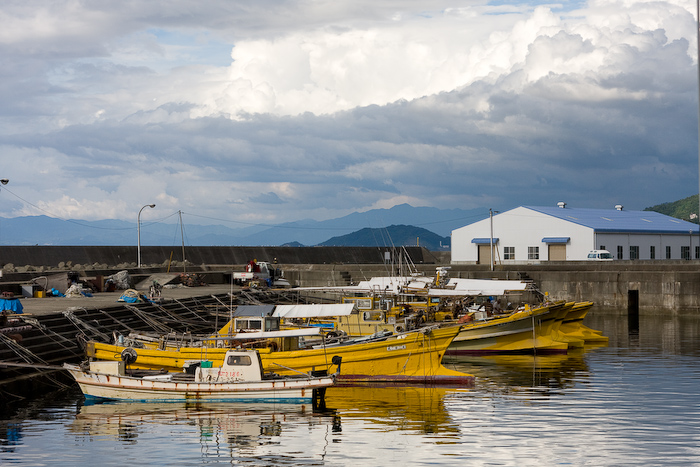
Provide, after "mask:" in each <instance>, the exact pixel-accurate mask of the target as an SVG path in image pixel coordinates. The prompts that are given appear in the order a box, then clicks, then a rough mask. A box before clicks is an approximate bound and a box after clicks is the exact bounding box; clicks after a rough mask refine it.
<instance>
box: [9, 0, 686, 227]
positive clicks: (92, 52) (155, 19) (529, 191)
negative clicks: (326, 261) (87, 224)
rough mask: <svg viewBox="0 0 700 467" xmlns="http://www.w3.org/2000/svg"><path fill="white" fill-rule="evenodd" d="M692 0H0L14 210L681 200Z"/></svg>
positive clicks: (234, 211)
mask: <svg viewBox="0 0 700 467" xmlns="http://www.w3.org/2000/svg"><path fill="white" fill-rule="evenodd" d="M695 9H696V2H694V1H687V0H669V1H664V0H659V1H641V0H590V1H573V2H562V3H545V2H542V1H531V2H507V1H492V2H486V1H470V0H462V1H456V0H455V1H453V0H435V1H422V0H332V1H330V0H318V1H317V0H302V1H295V0H277V1H270V0H258V1H255V2H251V1H238V0H208V1H206V2H196V1H192V0H167V1H165V0H149V1H144V0H141V1H138V0H122V1H119V2H104V1H101V0H4V1H3V2H1V3H0V24H1V25H2V27H1V28H0V58H1V59H2V67H0V74H1V76H2V84H3V85H2V86H0V160H1V161H2V164H0V178H5V179H9V183H8V184H7V185H5V186H0V217H19V216H37V215H48V216H51V217H57V218H61V219H84V220H99V219H122V220H129V221H134V220H136V218H137V215H138V213H139V212H140V210H141V208H142V207H143V206H145V205H147V204H152V203H153V204H156V207H155V208H154V209H153V210H150V209H148V208H146V211H145V212H143V213H142V214H141V216H142V217H141V219H148V220H149V221H154V220H156V221H157V220H163V221H164V222H165V221H167V220H168V219H171V220H172V222H177V219H174V216H177V213H178V212H180V213H182V214H183V215H184V216H189V219H188V220H187V221H186V222H189V223H197V224H225V225H228V226H229V227H244V226H249V225H269V224H277V223H283V222H289V221H296V220H301V219H314V220H325V219H332V218H337V217H342V216H345V215H347V214H350V213H352V212H363V211H367V210H371V209H378V208H390V207H392V206H395V205H398V204H403V203H408V204H410V205H412V206H416V207H418V206H430V207H436V208H441V209H452V208H460V209H474V208H483V209H485V210H488V209H490V208H493V209H494V210H499V211H503V210H507V209H510V208H514V207H517V206H520V205H536V206H537V205H542V206H553V205H556V203H557V202H559V201H563V202H566V203H567V205H569V206H572V207H588V208H610V209H613V207H614V206H615V205H616V204H622V205H624V206H625V208H626V209H643V208H645V207H648V206H653V205H656V204H660V203H664V202H669V201H675V200H678V199H681V198H685V197H687V196H691V195H693V194H696V193H698V64H697V36H696V33H697V26H696V24H697V23H696V18H695V13H696V12H695ZM148 211H150V212H148ZM361 227H365V226H358V228H361ZM374 227H376V226H374Z"/></svg>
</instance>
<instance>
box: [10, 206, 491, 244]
mask: <svg viewBox="0 0 700 467" xmlns="http://www.w3.org/2000/svg"><path fill="white" fill-rule="evenodd" d="M486 217H488V210H484V209H471V210H464V209H438V208H430V207H413V206H410V205H408V204H401V205H397V206H394V207H392V208H390V209H374V210H370V211H365V212H354V213H352V214H349V215H347V216H344V217H339V218H336V219H329V220H325V221H315V220H311V219H306V220H300V221H296V222H288V223H283V224H278V225H258V226H250V227H244V228H232V227H227V226H225V225H199V224H189V223H187V220H186V219H185V221H183V224H182V225H180V224H179V223H177V224H166V223H162V222H147V221H144V220H141V227H140V231H141V245H160V246H163V245H166V246H167V245H180V244H181V243H184V244H185V245H189V246H195V245H196V246H224V245H225V246H228V245H231V246H266V245H271V246H277V245H299V246H316V245H319V246H320V245H354V246H400V245H417V244H419V245H420V246H425V247H426V248H428V249H430V250H434V251H437V250H445V249H449V243H450V234H451V232H452V230H454V229H457V228H459V227H463V226H465V225H467V224H471V223H473V222H476V221H479V220H481V219H484V218H486ZM137 232H138V229H137V225H136V222H127V221H121V220H100V221H85V220H75V219H68V220H63V219H57V218H53V217H48V216H27V217H13V218H0V245H76V246H83V245H94V246H101V245H111V246H122V245H135V244H136V243H137V237H138V235H137ZM355 233H357V236H358V238H357V239H355V240H353V238H352V237H353V236H354V235H355ZM357 242H360V243H357Z"/></svg>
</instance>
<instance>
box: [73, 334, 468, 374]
mask: <svg viewBox="0 0 700 467" xmlns="http://www.w3.org/2000/svg"><path fill="white" fill-rule="evenodd" d="M460 329H461V327H460V326H459V325H451V326H444V327H439V326H431V327H426V328H423V329H420V330H416V331H411V332H406V333H402V334H394V335H391V336H384V337H382V338H380V339H375V340H366V341H363V342H355V343H353V342H351V341H350V342H349V343H342V344H337V345H333V346H329V345H319V346H316V347H314V348H298V349H296V350H274V349H272V348H270V347H265V348H258V351H259V353H260V359H261V362H262V365H263V369H264V371H272V372H275V373H278V374H281V375H287V374H297V373H299V372H302V373H308V372H323V371H325V372H328V373H329V374H330V373H335V372H336V370H337V366H336V365H334V364H333V363H332V358H333V356H336V355H338V356H340V357H342V371H341V375H340V377H339V378H338V379H337V382H338V384H342V383H348V382H351V383H375V382H401V383H419V384H426V383H427V384H459V385H466V386H469V385H472V384H473V383H474V377H473V376H472V375H470V374H466V373H462V372H459V371H454V370H450V369H448V368H446V367H444V366H443V365H442V363H441V360H442V357H443V355H444V354H445V350H446V349H447V347H448V346H449V345H450V343H451V342H452V340H453V339H454V338H455V337H456V336H457V334H459V332H460ZM279 332H280V331H278V333H279ZM263 333H264V331H261V332H260V335H263ZM250 337H252V335H251V334H250V333H239V334H237V335H235V336H230V337H227V338H226V339H227V340H229V341H234V340H241V341H242V340H243V339H250ZM228 348H229V347H228V346H225V347H206V346H197V347H179V348H175V347H166V348H146V347H143V348H133V347H127V346H125V345H120V344H119V343H118V342H117V343H116V344H106V343H101V342H96V341H90V342H88V344H87V349H86V353H87V356H88V357H89V358H91V359H97V360H119V359H128V360H133V361H132V362H131V363H130V365H131V366H132V367H133V368H144V369H160V368H165V369H166V370H169V371H173V370H174V371H177V370H180V369H182V368H183V367H185V366H186V364H187V362H188V361H191V360H197V361H200V360H202V359H203V358H205V359H207V360H210V361H212V364H213V365H214V366H217V365H221V364H222V362H223V357H224V355H225V354H226V351H227V349H228ZM277 348H279V347H277Z"/></svg>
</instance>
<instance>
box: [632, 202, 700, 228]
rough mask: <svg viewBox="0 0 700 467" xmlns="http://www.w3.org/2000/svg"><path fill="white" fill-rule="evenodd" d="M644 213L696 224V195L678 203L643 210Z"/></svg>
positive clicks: (658, 205)
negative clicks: (658, 214)
mask: <svg viewBox="0 0 700 467" xmlns="http://www.w3.org/2000/svg"><path fill="white" fill-rule="evenodd" d="M644 210H645V211H654V212H658V213H661V214H665V215H667V216H671V217H675V218H676V219H683V220H684V221H688V222H692V223H694V224H697V223H698V195H693V196H688V197H687V198H683V199H681V200H678V201H672V202H670V203H663V204H657V205H656V206H651V207H649V208H644Z"/></svg>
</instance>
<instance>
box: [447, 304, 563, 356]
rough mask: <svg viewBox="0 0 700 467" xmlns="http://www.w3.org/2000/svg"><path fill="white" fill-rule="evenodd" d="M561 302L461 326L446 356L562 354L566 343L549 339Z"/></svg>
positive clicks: (559, 311) (561, 306)
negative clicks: (526, 353)
mask: <svg viewBox="0 0 700 467" xmlns="http://www.w3.org/2000/svg"><path fill="white" fill-rule="evenodd" d="M564 307H565V304H564V303H563V302H560V303H556V304H550V305H542V306H539V307H535V308H525V309H523V310H521V311H518V312H515V313H512V314H509V315H506V316H503V317H495V318H490V319H485V320H476V321H471V322H468V323H464V324H462V330H461V331H460V333H459V335H458V336H457V337H455V339H454V340H453V341H452V344H450V347H449V348H448V349H447V352H446V353H447V354H448V355H473V354H488V353H525V352H528V353H529V352H537V353H566V352H567V350H568V348H569V344H568V343H567V342H562V341H558V340H556V339H555V338H554V337H553V334H554V333H553V328H554V327H555V326H556V324H557V321H558V320H560V319H561V318H560V315H561V313H562V309H563V308H564Z"/></svg>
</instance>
